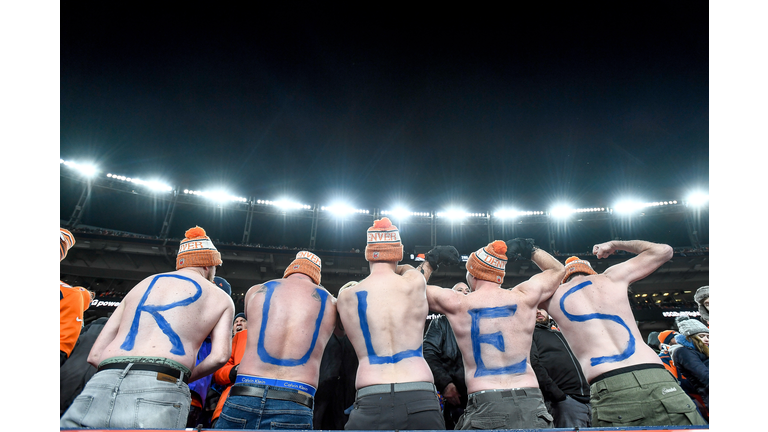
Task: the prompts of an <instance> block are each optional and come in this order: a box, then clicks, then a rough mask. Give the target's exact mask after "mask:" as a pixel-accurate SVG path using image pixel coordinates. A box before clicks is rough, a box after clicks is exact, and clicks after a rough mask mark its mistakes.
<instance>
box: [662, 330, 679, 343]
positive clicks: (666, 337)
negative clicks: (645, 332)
mask: <svg viewBox="0 0 768 432" xmlns="http://www.w3.org/2000/svg"><path fill="white" fill-rule="evenodd" d="M676 334H677V332H676V331H674V330H664V331H663V332H661V333H659V343H663V344H666V345H669V343H670V342H672V339H674V338H675V335H676Z"/></svg>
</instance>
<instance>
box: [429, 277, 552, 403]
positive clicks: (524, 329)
mask: <svg viewBox="0 0 768 432" xmlns="http://www.w3.org/2000/svg"><path fill="white" fill-rule="evenodd" d="M445 291H447V290H445ZM451 295H453V294H451ZM453 297H455V299H456V303H454V304H453V306H452V307H451V309H450V310H446V311H444V312H445V313H446V316H447V317H448V320H449V321H450V323H451V327H452V328H453V332H454V334H455V336H456V342H457V343H458V345H459V349H460V350H461V355H462V357H463V359H464V377H465V380H466V384H467V392H468V393H474V392H477V391H481V390H491V389H509V388H520V387H535V388H538V387H539V384H538V381H537V380H536V375H535V373H534V372H533V369H532V368H531V365H530V359H529V356H530V351H531V339H532V337H533V328H534V325H535V323H536V308H535V302H534V301H532V300H531V299H530V298H526V295H525V294H524V293H523V292H522V291H520V290H517V289H512V290H505V289H501V288H496V287H484V288H482V289H480V290H477V291H475V292H472V293H470V294H468V295H466V296H463V295H461V294H459V295H455V296H453Z"/></svg>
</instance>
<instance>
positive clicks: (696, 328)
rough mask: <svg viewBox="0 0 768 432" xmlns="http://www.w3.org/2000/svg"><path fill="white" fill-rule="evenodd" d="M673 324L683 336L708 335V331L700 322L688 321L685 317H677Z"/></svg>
mask: <svg viewBox="0 0 768 432" xmlns="http://www.w3.org/2000/svg"><path fill="white" fill-rule="evenodd" d="M675 322H676V323H677V328H678V329H680V333H681V334H682V335H684V336H693V335H695V334H699V333H709V329H708V328H707V326H705V325H704V324H702V323H701V321H699V320H694V319H690V318H688V317H687V316H681V317H677V318H675Z"/></svg>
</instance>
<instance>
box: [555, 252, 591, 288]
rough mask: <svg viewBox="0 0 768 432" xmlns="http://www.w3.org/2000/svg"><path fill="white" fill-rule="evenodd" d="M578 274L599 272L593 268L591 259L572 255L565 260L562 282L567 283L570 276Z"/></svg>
mask: <svg viewBox="0 0 768 432" xmlns="http://www.w3.org/2000/svg"><path fill="white" fill-rule="evenodd" d="M576 274H588V275H596V274H597V272H596V271H594V270H592V266H591V265H590V264H589V261H586V260H580V259H579V258H578V257H575V256H572V257H570V258H568V259H567V260H565V276H563V281H562V282H561V283H565V282H566V281H567V280H568V278H569V277H571V276H573V275H576Z"/></svg>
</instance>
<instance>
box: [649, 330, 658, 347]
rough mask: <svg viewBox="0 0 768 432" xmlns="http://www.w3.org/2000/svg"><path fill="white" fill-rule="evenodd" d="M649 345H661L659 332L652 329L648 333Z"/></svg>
mask: <svg viewBox="0 0 768 432" xmlns="http://www.w3.org/2000/svg"><path fill="white" fill-rule="evenodd" d="M647 344H648V345H650V346H652V347H655V348H658V347H659V332H657V331H652V332H650V333H649V334H648V342H647Z"/></svg>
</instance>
